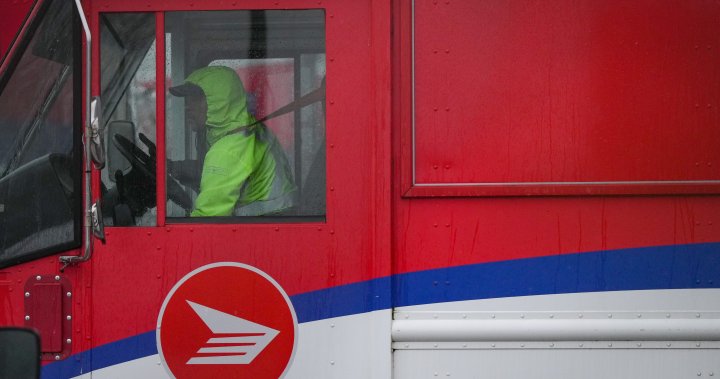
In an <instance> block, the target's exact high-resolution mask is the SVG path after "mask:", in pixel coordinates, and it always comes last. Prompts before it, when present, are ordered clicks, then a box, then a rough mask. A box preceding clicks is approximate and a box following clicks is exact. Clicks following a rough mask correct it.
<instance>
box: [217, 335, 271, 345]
mask: <svg viewBox="0 0 720 379" xmlns="http://www.w3.org/2000/svg"><path fill="white" fill-rule="evenodd" d="M259 337H262V336H248V337H217V338H210V339H209V340H208V341H207V343H252V344H254V343H255V341H257V339H258V338H259Z"/></svg>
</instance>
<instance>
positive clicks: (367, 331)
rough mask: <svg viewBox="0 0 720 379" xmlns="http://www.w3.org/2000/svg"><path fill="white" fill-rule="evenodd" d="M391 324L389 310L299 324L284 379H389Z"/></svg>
mask: <svg viewBox="0 0 720 379" xmlns="http://www.w3.org/2000/svg"><path fill="white" fill-rule="evenodd" d="M391 321H392V320H391V311H390V310H389V309H388V310H382V311H376V312H371V313H363V314H359V315H354V316H348V317H338V318H331V319H327V320H321V321H314V322H308V323H304V324H300V339H299V344H298V350H297V352H296V353H295V361H294V362H293V364H292V366H291V367H290V371H289V372H288V374H287V375H286V376H285V378H287V379H307V378H343V379H367V378H389V377H390V371H391V368H390V367H391V366H390V365H391V348H390V345H391V341H390V325H391Z"/></svg>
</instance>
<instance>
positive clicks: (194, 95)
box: [168, 66, 296, 217]
mask: <svg viewBox="0 0 720 379" xmlns="http://www.w3.org/2000/svg"><path fill="white" fill-rule="evenodd" d="M169 91H170V93H171V94H173V95H175V96H180V97H184V98H185V108H186V124H187V126H189V127H190V128H192V129H193V130H195V131H201V130H203V129H204V130H205V131H206V136H207V143H208V146H209V148H208V150H207V153H206V154H205V159H204V162H203V164H202V174H201V177H200V191H199V193H198V196H197V199H196V200H195V204H194V206H193V210H192V212H191V214H190V215H191V216H192V217H199V216H231V215H235V216H261V215H267V214H272V213H277V212H280V211H282V210H284V209H287V208H290V207H291V206H293V205H294V197H295V195H296V187H295V185H294V183H293V181H292V174H291V172H290V166H289V164H288V162H287V157H286V156H285V153H284V152H283V150H282V147H281V146H280V144H279V143H278V141H277V139H276V138H275V136H274V135H273V134H272V132H271V131H270V130H269V129H268V128H267V127H266V126H265V125H263V124H262V123H258V122H257V121H256V120H255V118H254V117H253V115H251V114H250V112H248V109H247V95H246V93H245V88H244V87H243V84H242V81H241V80H240V78H239V77H238V75H237V73H236V72H235V71H233V70H232V69H230V68H228V67H221V66H212V67H204V68H201V69H198V70H197V71H195V72H193V73H191V74H190V75H189V76H188V77H187V78H186V79H185V83H183V84H181V85H179V86H176V87H171V88H170V89H169ZM178 163H180V162H169V163H168V170H169V172H170V174H171V175H172V174H173V171H178V170H179V169H180V165H179V164H178Z"/></svg>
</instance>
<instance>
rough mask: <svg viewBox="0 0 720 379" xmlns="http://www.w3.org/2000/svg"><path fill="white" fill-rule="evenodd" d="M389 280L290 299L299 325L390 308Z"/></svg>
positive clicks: (315, 292) (305, 294)
mask: <svg viewBox="0 0 720 379" xmlns="http://www.w3.org/2000/svg"><path fill="white" fill-rule="evenodd" d="M390 283H391V281H390V278H389V277H385V278H379V279H373V280H369V281H367V282H360V283H353V284H348V285H344V286H338V287H331V288H326V289H322V290H319V291H313V292H307V293H303V294H299V295H295V296H291V298H290V300H291V301H292V304H293V307H294V308H295V313H296V314H297V318H298V322H300V323H303V322H310V321H316V320H324V319H327V318H332V317H341V316H348V315H354V314H359V313H366V312H372V311H376V310H380V309H388V308H390V304H392V302H391V299H390Z"/></svg>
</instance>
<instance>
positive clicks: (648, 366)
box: [393, 349, 720, 379]
mask: <svg viewBox="0 0 720 379" xmlns="http://www.w3.org/2000/svg"><path fill="white" fill-rule="evenodd" d="M393 363H394V366H393V378H395V379H422V378H428V379H430V378H431V379H438V378H452V379H458V378H462V379H465V378H468V379H470V378H472V379H483V378H493V379H494V378H502V379H565V378H569V379H575V378H583V379H607V378H613V379H618V378H632V379H637V378H653V379H677V378H697V377H702V378H713V377H720V350H715V349H710V350H701V349H698V350H684V349H682V350H661V349H646V350H631V349H617V350H591V349H577V350H550V349H548V350H536V349H534V350H397V351H395V353H394V362H393Z"/></svg>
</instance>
